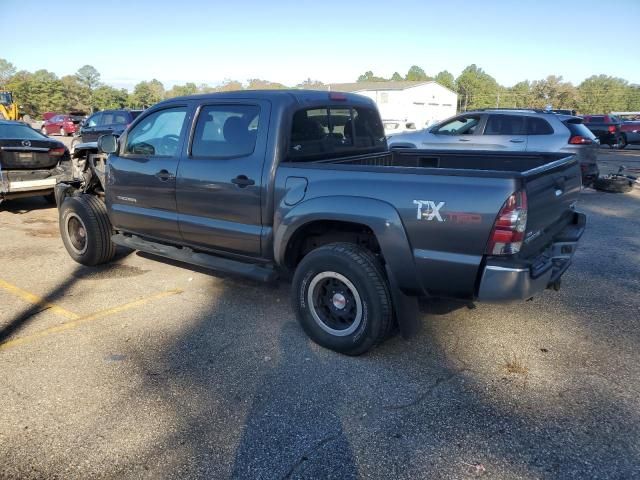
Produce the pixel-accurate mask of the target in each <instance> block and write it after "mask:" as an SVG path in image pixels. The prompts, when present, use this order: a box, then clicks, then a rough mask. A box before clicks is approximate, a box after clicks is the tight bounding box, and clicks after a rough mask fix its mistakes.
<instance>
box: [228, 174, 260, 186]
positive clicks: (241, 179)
mask: <svg viewBox="0 0 640 480" xmlns="http://www.w3.org/2000/svg"><path fill="white" fill-rule="evenodd" d="M231 183H235V184H236V185H237V186H238V187H240V188H244V187H248V186H249V185H255V184H256V182H255V181H254V180H251V179H250V178H248V177H247V176H246V175H238V176H237V177H236V178H234V179H233V180H231Z"/></svg>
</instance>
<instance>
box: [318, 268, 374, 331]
mask: <svg viewBox="0 0 640 480" xmlns="http://www.w3.org/2000/svg"><path fill="white" fill-rule="evenodd" d="M307 300H308V302H309V307H310V310H311V315H312V316H313V318H314V320H315V321H316V323H317V324H318V325H319V326H320V328H322V329H323V330H325V331H326V332H328V333H330V334H332V335H336V336H340V337H342V336H346V335H350V334H351V333H353V332H354V331H355V330H356V329H357V328H358V327H359V326H360V323H361V322H362V311H363V308H362V300H361V298H360V294H359V293H358V290H357V289H356V287H355V285H354V284H353V283H352V282H351V281H350V280H349V279H348V278H346V277H345V276H344V275H342V274H340V273H337V272H321V273H318V274H317V275H316V276H315V277H313V279H312V280H311V282H310V283H309V290H308V293H307Z"/></svg>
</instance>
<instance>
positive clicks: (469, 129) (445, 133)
mask: <svg viewBox="0 0 640 480" xmlns="http://www.w3.org/2000/svg"><path fill="white" fill-rule="evenodd" d="M481 120H482V115H480V114H465V115H460V116H458V117H455V118H452V119H451V120H449V121H448V122H446V123H443V124H441V125H440V126H439V127H435V128H433V129H431V130H430V131H429V132H428V133H427V134H426V135H425V136H424V138H423V139H422V142H421V143H420V145H418V148H425V149H429V150H465V149H469V148H471V149H473V148H475V147H477V140H478V137H479V131H478V129H479V126H480V124H481Z"/></svg>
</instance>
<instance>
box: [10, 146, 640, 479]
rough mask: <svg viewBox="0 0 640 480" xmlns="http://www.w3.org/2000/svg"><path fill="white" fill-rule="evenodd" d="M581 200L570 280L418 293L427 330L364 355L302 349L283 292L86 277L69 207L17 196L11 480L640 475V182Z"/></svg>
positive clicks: (132, 266) (242, 284)
mask: <svg viewBox="0 0 640 480" xmlns="http://www.w3.org/2000/svg"><path fill="white" fill-rule="evenodd" d="M602 153H603V155H602V168H603V170H605V169H607V168H610V169H613V168H615V166H616V165H617V164H620V163H624V164H627V165H635V166H640V155H639V154H640V151H638V150H635V151H634V150H630V151H625V152H616V151H605V150H603V152H602ZM580 209H581V210H582V211H584V212H586V213H587V215H588V230H587V232H586V233H585V235H584V237H583V241H582V244H581V247H580V248H579V250H578V253H577V254H576V257H575V260H574V264H573V266H572V267H571V269H570V270H569V272H568V273H567V274H566V275H565V277H564V279H563V288H562V289H561V290H560V291H559V292H553V291H547V292H545V293H544V294H543V295H541V296H540V297H539V298H535V299H534V300H533V301H529V302H525V303H518V304H514V305H499V306H496V305H484V304H477V305H476V306H475V307H474V308H471V307H470V306H466V305H457V304H453V303H450V302H446V301H438V302H432V303H425V304H424V305H423V329H422V331H421V333H420V334H419V335H418V336H417V337H416V338H413V339H411V340H409V341H405V340H402V339H400V338H394V339H392V340H390V341H388V342H386V343H385V344H384V345H382V346H381V347H379V348H377V349H376V350H374V351H373V352H371V353H370V354H368V355H366V356H363V357H358V358H349V357H345V356H341V355H338V354H335V353H333V352H330V351H327V350H323V349H321V348H319V347H317V346H316V345H315V344H313V343H311V342H310V341H309V340H308V339H307V337H306V336H305V335H304V333H303V332H302V330H301V329H300V327H299V326H298V325H297V323H296V321H295V318H294V315H293V313H292V310H291V308H290V306H289V286H288V285H286V284H281V285H278V286H264V285H260V284H256V283H252V282H249V281H245V280H240V279H235V278H228V277H227V278H225V277H221V276H212V275H208V274H205V273H202V272H200V271H194V270H190V269H187V268H180V267H179V266H176V265H171V264H167V263H160V262H157V261H154V260H152V259H151V258H150V257H147V256H143V255H141V254H137V253H129V254H127V252H121V253H120V255H119V257H118V260H117V261H116V262H114V263H113V264H111V265H108V266H104V267H100V268H94V269H90V268H85V267H81V266H78V265H77V264H75V263H74V262H73V261H72V260H71V259H70V258H69V256H68V255H67V254H66V251H65V250H64V248H63V246H62V243H61V241H60V239H59V234H58V231H57V214H56V211H55V209H52V208H50V207H48V206H47V205H46V204H45V202H44V201H43V200H41V199H39V198H33V199H25V200H20V201H15V202H11V203H7V204H5V205H3V206H2V207H1V209H0V232H1V234H0V238H1V239H2V247H1V248H0V261H1V262H2V263H1V265H2V269H1V271H0V339H1V340H0V341H5V342H7V341H8V342H10V343H5V346H4V347H0V372H1V374H0V375H1V377H0V378H1V381H0V398H2V402H1V404H0V422H1V425H2V427H1V428H0V477H2V478H48V479H49V478H65V479H69V478H70V479H74V478H78V479H84V478H90V477H91V478H93V477H96V478H153V479H156V478H250V479H253V478H265V479H271V478H283V479H284V478H314V479H315V478H339V479H346V478H406V479H415V478H451V479H460V478H475V477H486V478H509V479H511V478H562V479H566V478H575V479H584V478H620V479H623V478H624V479H628V478H640V400H639V398H640V362H639V361H638V346H639V345H640V329H639V327H640V325H639V324H640V294H639V292H640V281H639V279H640V219H639V218H638V212H639V211H640V191H638V189H636V190H635V191H634V192H633V193H631V194H626V195H616V194H605V193H600V192H595V191H590V190H586V191H585V192H584V194H583V195H582V198H581V201H580ZM27 292H30V293H31V294H33V295H37V296H39V297H42V298H43V299H45V300H46V301H47V302H49V303H51V304H55V305H56V307H57V308H53V307H52V306H51V305H43V304H39V305H33V304H32V303H29V301H33V300H34V299H33V297H29V294H28V293H27ZM122 305H124V307H120V308H115V309H114V307H119V306H122ZM96 312H98V313H97V314H96ZM16 339H22V340H21V341H22V343H20V341H17V342H13V343H11V342H12V341H14V340H16Z"/></svg>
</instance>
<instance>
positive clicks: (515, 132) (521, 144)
mask: <svg viewBox="0 0 640 480" xmlns="http://www.w3.org/2000/svg"><path fill="white" fill-rule="evenodd" d="M525 124H526V116H524V115H504V114H498V113H491V114H489V115H488V116H487V121H486V123H485V125H484V129H483V131H482V135H481V136H480V137H479V138H478V139H477V141H476V142H477V144H478V145H479V148H482V149H483V150H506V151H511V152H521V151H525V150H526V148H527V135H526V125H525Z"/></svg>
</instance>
